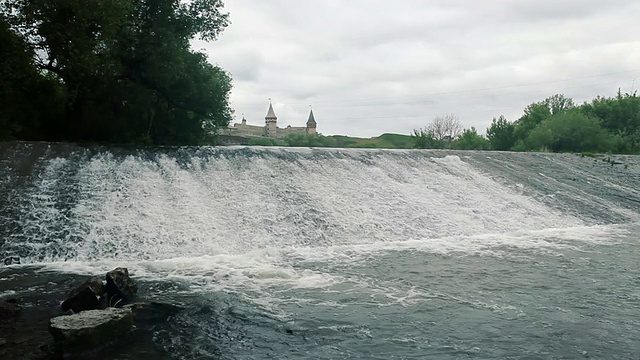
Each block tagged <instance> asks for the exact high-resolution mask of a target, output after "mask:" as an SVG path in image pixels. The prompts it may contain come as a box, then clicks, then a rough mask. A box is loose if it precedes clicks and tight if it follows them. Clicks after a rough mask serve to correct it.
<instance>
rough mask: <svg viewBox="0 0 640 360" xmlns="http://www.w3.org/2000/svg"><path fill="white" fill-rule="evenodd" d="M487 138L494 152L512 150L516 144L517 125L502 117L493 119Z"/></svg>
mask: <svg viewBox="0 0 640 360" xmlns="http://www.w3.org/2000/svg"><path fill="white" fill-rule="evenodd" d="M487 138H488V139H489V143H490V144H491V149H493V150H502V151H506V150H511V148H512V147H513V146H514V145H515V144H516V137H515V125H514V124H512V123H511V122H509V121H507V119H506V118H505V117H504V116H503V115H500V117H499V118H497V119H496V118H493V121H491V126H490V127H489V128H488V129H487Z"/></svg>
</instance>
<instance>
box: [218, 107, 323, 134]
mask: <svg viewBox="0 0 640 360" xmlns="http://www.w3.org/2000/svg"><path fill="white" fill-rule="evenodd" d="M316 125H317V124H316V119H315V118H314V116H313V110H310V111H309V119H308V120H307V124H306V126H304V127H302V126H299V127H294V126H291V125H289V126H287V127H286V128H280V127H278V117H277V116H276V113H275V112H274V111H273V106H272V105H271V102H269V110H268V111H267V116H265V117H264V126H259V125H247V119H245V118H244V116H242V122H241V123H240V124H238V123H235V124H233V127H226V128H222V129H220V131H219V134H220V135H227V136H241V137H269V138H273V139H282V138H284V137H285V136H287V135H288V134H292V133H302V134H316Z"/></svg>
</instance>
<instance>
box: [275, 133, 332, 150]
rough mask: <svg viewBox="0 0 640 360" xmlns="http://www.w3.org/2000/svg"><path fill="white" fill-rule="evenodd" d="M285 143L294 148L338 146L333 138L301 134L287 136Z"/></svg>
mask: <svg viewBox="0 0 640 360" xmlns="http://www.w3.org/2000/svg"><path fill="white" fill-rule="evenodd" d="M284 142H285V143H286V144H287V146H294V147H336V145H337V142H336V140H335V139H334V138H332V137H327V136H324V135H320V134H305V133H301V132H295V133H290V134H287V136H285V137H284Z"/></svg>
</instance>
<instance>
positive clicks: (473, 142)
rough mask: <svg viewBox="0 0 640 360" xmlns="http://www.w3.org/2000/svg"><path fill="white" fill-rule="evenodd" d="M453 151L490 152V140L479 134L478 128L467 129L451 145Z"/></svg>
mask: <svg viewBox="0 0 640 360" xmlns="http://www.w3.org/2000/svg"><path fill="white" fill-rule="evenodd" d="M451 147H452V148H453V149H458V150H489V149H490V148H491V144H490V143H489V140H487V138H485V137H484V136H482V135H479V134H478V131H477V130H476V128H474V127H471V129H465V130H464V131H463V132H462V135H460V136H459V137H458V138H457V139H456V140H455V141H454V142H452V143H451Z"/></svg>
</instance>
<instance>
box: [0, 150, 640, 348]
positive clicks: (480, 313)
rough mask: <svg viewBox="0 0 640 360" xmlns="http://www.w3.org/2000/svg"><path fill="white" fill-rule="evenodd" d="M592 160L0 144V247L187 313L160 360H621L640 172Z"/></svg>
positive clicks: (628, 160)
mask: <svg viewBox="0 0 640 360" xmlns="http://www.w3.org/2000/svg"><path fill="white" fill-rule="evenodd" d="M603 160H607V159H606V158H591V157H580V156H578V155H572V154H533V153H500V152H455V151H423V150H403V151H399V150H355V149H354V150H345V149H284V148H283V149H280V148H264V149H262V148H245V147H239V148H160V149H131V150H127V149H115V148H114V149H112V148H98V147H93V148H81V147H75V146H71V145H61V144H28V143H11V144H0V205H2V208H1V210H0V255H4V256H8V255H18V256H20V257H21V259H22V263H23V265H21V266H25V264H26V265H27V266H28V265H33V266H38V267H41V268H42V269H44V270H46V271H55V272H71V273H80V274H100V273H103V272H104V271H105V270H109V269H111V268H113V267H114V266H122V265H124V266H127V267H128V268H129V269H130V272H132V273H133V275H134V276H135V277H136V279H138V280H139V281H141V282H142V283H143V289H146V291H147V292H148V293H149V295H150V296H158V297H160V298H162V299H163V300H168V301H180V302H185V303H187V304H191V306H190V307H189V309H190V310H189V311H186V312H185V313H184V314H183V315H181V317H178V318H176V319H174V320H173V323H172V326H173V331H171V332H169V333H159V334H157V338H156V344H157V346H158V347H160V348H162V349H164V350H166V351H167V352H168V353H169V354H171V355H172V356H174V357H178V358H179V357H184V358H193V357H207V356H214V355H215V356H218V357H221V358H230V359H232V358H256V359H260V358H273V357H274V356H275V357H280V358H284V356H283V355H286V356H288V357H289V358H327V359H328V358H349V357H350V358H380V359H388V358H391V356H395V357H397V358H416V359H417V358H425V357H434V358H495V357H500V356H511V357H515V358H520V357H521V358H531V357H534V358H535V357H566V358H573V357H575V358H579V357H584V356H593V357H595V358H633V356H635V355H633V354H637V353H640V345H639V344H638V342H637V341H635V340H634V337H635V339H637V338H638V336H639V335H640V333H639V331H640V330H638V329H640V322H639V320H638V319H639V318H640V308H639V306H640V305H639V304H640V302H639V301H636V300H640V291H639V290H637V289H638V286H637V285H639V282H640V280H638V279H640V273H639V270H638V269H637V266H635V265H633V264H637V263H638V261H640V251H638V250H637V246H638V240H639V239H638V235H637V234H638V230H639V229H640V212H639V209H640V190H639V187H638V186H637V184H639V183H640V161H639V159H638V157H634V156H618V157H614V159H613V162H616V164H612V161H611V160H610V159H609V160H610V161H603ZM1 272H2V270H1V269H0V275H1ZM160 289H162V291H157V290H160ZM194 304H198V305H194ZM202 304H207V305H206V306H204V305H202ZM203 306H204V307H203ZM203 309H208V310H207V311H204V310H203ZM203 311H204V312H203ZM193 334H198V336H195V338H194V336H192V335H193ZM194 339H195V340H194ZM239 339H242V340H239ZM612 342H613V343H612Z"/></svg>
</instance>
